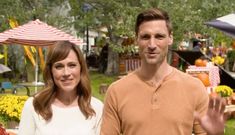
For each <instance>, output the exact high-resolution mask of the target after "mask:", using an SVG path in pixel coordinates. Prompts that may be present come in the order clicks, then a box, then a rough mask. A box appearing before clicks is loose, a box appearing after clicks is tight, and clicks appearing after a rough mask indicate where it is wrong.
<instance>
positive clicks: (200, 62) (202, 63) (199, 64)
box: [194, 58, 208, 67]
mask: <svg viewBox="0 0 235 135" xmlns="http://www.w3.org/2000/svg"><path fill="white" fill-rule="evenodd" d="M207 63H208V61H207V60H206V59H204V60H203V59H200V58H199V59H196V60H195V62H194V64H195V66H197V67H206V65H207Z"/></svg>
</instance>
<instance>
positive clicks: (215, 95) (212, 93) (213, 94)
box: [209, 92, 219, 98]
mask: <svg viewBox="0 0 235 135" xmlns="http://www.w3.org/2000/svg"><path fill="white" fill-rule="evenodd" d="M209 96H210V97H211V98H216V97H218V96H219V95H218V93H216V92H211V93H210V94H209Z"/></svg>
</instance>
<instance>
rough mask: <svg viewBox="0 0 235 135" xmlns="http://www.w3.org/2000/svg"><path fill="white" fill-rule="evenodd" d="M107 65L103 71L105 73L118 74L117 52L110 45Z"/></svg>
mask: <svg viewBox="0 0 235 135" xmlns="http://www.w3.org/2000/svg"><path fill="white" fill-rule="evenodd" d="M108 50H109V51H108V65H107V70H106V72H105V74H106V75H114V74H118V69H119V64H118V60H119V56H118V53H117V52H114V51H113V49H112V48H111V47H109V49H108Z"/></svg>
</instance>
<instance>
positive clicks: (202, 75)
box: [197, 72, 210, 87]
mask: <svg viewBox="0 0 235 135" xmlns="http://www.w3.org/2000/svg"><path fill="white" fill-rule="evenodd" d="M197 78H198V79H200V80H201V81H202V83H203V84H204V85H205V87H208V86H210V78H209V75H208V74H207V73H204V72H202V73H199V74H197Z"/></svg>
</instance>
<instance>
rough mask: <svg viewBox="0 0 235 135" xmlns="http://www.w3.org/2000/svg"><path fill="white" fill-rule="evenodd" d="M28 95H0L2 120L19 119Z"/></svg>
mask: <svg viewBox="0 0 235 135" xmlns="http://www.w3.org/2000/svg"><path fill="white" fill-rule="evenodd" d="M27 99H28V96H17V95H4V96H1V97H0V115H1V116H2V118H3V119H4V121H17V122H19V121H20V116H21V112H22V109H23V106H24V103H25V101H26V100H27Z"/></svg>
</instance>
